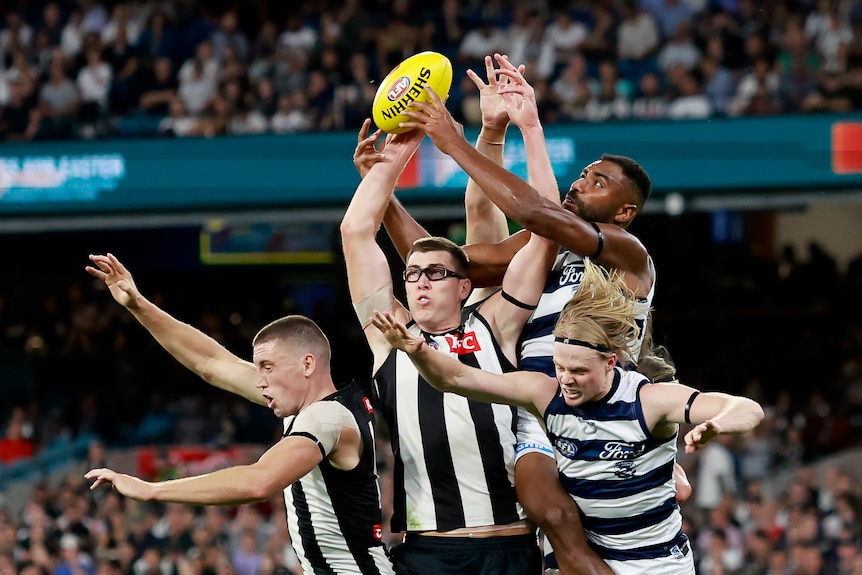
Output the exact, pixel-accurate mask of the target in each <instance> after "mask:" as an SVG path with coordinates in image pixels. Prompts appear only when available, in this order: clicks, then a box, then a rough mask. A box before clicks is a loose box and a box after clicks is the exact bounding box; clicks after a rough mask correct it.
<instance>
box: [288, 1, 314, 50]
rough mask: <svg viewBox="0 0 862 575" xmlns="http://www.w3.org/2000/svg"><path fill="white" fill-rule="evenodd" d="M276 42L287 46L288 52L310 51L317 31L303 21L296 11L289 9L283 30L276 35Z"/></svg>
mask: <svg viewBox="0 0 862 575" xmlns="http://www.w3.org/2000/svg"><path fill="white" fill-rule="evenodd" d="M278 43H279V44H280V45H282V46H284V47H285V48H287V49H288V52H293V51H297V50H303V51H305V52H310V51H311V50H312V49H313V48H314V47H315V45H316V44H317V32H315V31H314V29H313V28H312V27H310V26H308V25H306V24H305V23H303V21H302V16H300V14H299V13H298V12H295V11H291V12H290V14H288V16H287V22H285V27H284V32H282V33H281V35H280V36H279V37H278Z"/></svg>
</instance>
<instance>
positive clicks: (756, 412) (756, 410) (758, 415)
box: [748, 399, 765, 431]
mask: <svg viewBox="0 0 862 575" xmlns="http://www.w3.org/2000/svg"><path fill="white" fill-rule="evenodd" d="M748 401H749V402H750V405H749V406H748V408H749V410H750V417H751V429H754V428H755V427H757V426H758V425H760V422H761V421H763V418H764V417H765V414H764V413H763V407H762V406H761V405H760V404H759V403H757V402H756V401H754V400H753V399H749V400H748ZM749 431H750V430H749Z"/></svg>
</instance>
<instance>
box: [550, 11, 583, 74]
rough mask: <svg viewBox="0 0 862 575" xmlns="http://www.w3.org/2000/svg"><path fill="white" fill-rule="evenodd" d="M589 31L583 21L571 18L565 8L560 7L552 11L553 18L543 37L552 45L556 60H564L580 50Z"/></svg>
mask: <svg viewBox="0 0 862 575" xmlns="http://www.w3.org/2000/svg"><path fill="white" fill-rule="evenodd" d="M589 33H590V31H589V29H588V28H587V26H586V25H585V24H584V23H582V22H580V21H578V20H575V19H574V18H572V15H571V14H570V13H569V11H568V10H567V9H561V10H557V11H556V12H554V19H553V21H552V22H551V23H550V24H548V28H547V30H546V31H545V37H546V38H547V39H548V42H550V43H551V46H553V47H554V51H555V52H556V60H557V62H565V61H567V60H568V59H569V58H571V57H572V56H574V55H575V53H576V52H578V51H580V48H581V45H582V44H583V43H584V41H585V40H586V39H587V36H589Z"/></svg>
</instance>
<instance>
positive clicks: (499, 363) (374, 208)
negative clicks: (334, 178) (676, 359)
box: [341, 103, 558, 575]
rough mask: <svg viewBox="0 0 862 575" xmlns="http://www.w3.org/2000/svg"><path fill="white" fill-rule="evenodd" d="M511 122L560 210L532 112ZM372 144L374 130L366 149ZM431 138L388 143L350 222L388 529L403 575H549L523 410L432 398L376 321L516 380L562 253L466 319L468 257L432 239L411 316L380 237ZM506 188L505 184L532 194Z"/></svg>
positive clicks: (417, 249) (518, 276) (549, 249)
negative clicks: (387, 489) (523, 463)
mask: <svg viewBox="0 0 862 575" xmlns="http://www.w3.org/2000/svg"><path fill="white" fill-rule="evenodd" d="M509 114H510V116H511V117H512V118H511V119H512V122H513V123H514V124H516V125H518V126H519V127H520V128H521V129H522V131H523V132H524V142H525V145H526V149H527V158H528V170H529V178H530V183H531V184H532V185H533V187H535V188H536V189H538V190H539V191H541V192H542V193H544V194H546V195H547V197H548V198H549V199H550V198H556V194H557V191H556V190H557V188H556V181H555V179H554V175H553V171H552V169H551V165H550V161H549V160H548V156H547V152H546V149H545V142H544V138H543V137H541V130H540V126H538V114H537V113H536V110H535V107H534V106H530V105H529V103H528V105H525V106H520V107H517V109H514V111H513V108H510V109H509ZM525 126H528V127H531V128H532V129H527V128H525ZM366 134H367V124H366V125H365V126H364V127H363V130H362V131H361V132H360V135H359V143H360V146H359V147H361V146H362V145H363V142H365V141H367V139H366ZM379 135H380V134H379V133H378V134H376V135H375V136H376V137H379ZM422 137H423V133H422V132H421V131H419V130H416V131H414V132H407V133H404V134H397V135H391V136H388V138H387V140H386V142H385V148H384V150H385V153H384V156H383V159H382V160H381V161H379V162H377V163H376V164H374V165H373V166H372V167H371V168H370V170H369V171H368V173H367V175H365V177H364V178H363V180H362V182H361V183H360V184H359V187H358V188H357V190H356V193H355V194H354V196H353V199H352V201H351V203H350V206H349V207H348V209H347V212H346V213H345V216H344V220H343V222H342V224H341V235H342V240H343V243H344V255H345V260H346V263H347V278H348V284H349V286H350V295H351V299H352V301H353V303H354V307H355V309H356V313H357V316H358V317H359V320H360V322H361V323H362V325H363V329H364V333H365V336H366V339H367V341H368V344H369V346H370V348H371V351H372V354H373V356H374V368H373V373H374V390H373V391H374V399H375V401H376V402H377V408H378V410H379V412H380V413H381V414H382V415H383V417H384V418H385V420H386V423H387V424H388V427H389V430H390V435H391V441H392V450H393V453H394V455H395V470H394V501H393V508H394V514H393V518H392V523H391V525H392V529H393V531H396V532H397V531H403V532H405V539H404V543H403V544H401V545H398V546H396V547H395V548H394V549H393V552H392V559H393V563H394V566H395V570H396V572H397V573H399V574H401V575H404V574H411V573H417V574H418V573H435V574H442V575H447V574H453V575H454V574H458V575H464V574H466V575H485V574H487V575H491V574H494V575H515V574H518V575H520V574H535V573H539V572H540V570H541V557H540V555H539V551H538V547H537V544H536V538H535V535H534V530H533V528H532V526H531V525H529V524H528V522H527V520H526V519H525V515H524V513H523V510H522V509H521V507H520V506H519V505H518V503H517V500H516V494H515V488H514V462H515V452H514V451H515V428H516V425H517V419H516V418H517V415H516V413H517V412H516V410H515V409H513V408H512V407H510V406H507V405H501V404H489V403H482V402H479V401H474V400H469V399H466V398H464V397H461V396H458V395H455V394H451V393H443V392H440V391H438V390H436V389H434V388H433V387H431V386H430V385H429V384H428V383H427V382H426V381H425V380H424V379H423V378H422V377H421V376H420V375H419V372H418V370H417V369H416V367H415V366H414V365H413V362H411V361H410V358H409V357H408V356H407V354H405V353H404V352H402V351H399V350H396V349H393V347H392V346H391V345H390V344H389V342H388V341H387V340H386V338H385V337H384V336H383V334H382V333H381V332H380V331H379V330H377V329H375V328H374V326H373V325H371V320H372V319H373V317H374V311H375V310H379V311H381V312H383V311H388V312H389V313H390V314H392V316H393V317H395V318H398V319H399V321H401V322H403V323H404V324H405V325H406V326H407V329H408V330H409V332H410V333H411V334H412V335H413V336H414V337H420V338H423V339H424V340H425V341H426V342H428V344H429V345H430V346H431V347H432V348H434V349H436V350H437V352H439V353H443V354H446V355H447V356H449V357H452V358H455V359H457V360H459V361H461V362H462V363H464V364H465V365H469V366H472V367H477V368H480V369H483V370H487V371H490V372H492V373H498V374H499V373H503V372H506V371H511V370H512V369H513V368H514V365H515V363H516V360H517V343H518V338H519V336H520V333H521V330H522V328H523V326H524V323H525V322H526V320H527V318H528V317H529V316H530V314H531V312H532V310H533V308H534V307H535V304H536V302H538V301H539V297H540V296H541V294H542V289H543V287H544V278H545V277H546V276H547V274H548V271H549V270H550V267H551V264H552V263H553V260H554V257H555V256H556V253H557V249H558V248H557V246H556V245H554V244H553V243H551V242H550V241H549V240H546V239H544V238H542V237H541V236H539V235H533V236H532V237H531V239H530V241H529V242H528V243H527V245H526V246H525V247H524V248H523V249H521V250H520V251H519V252H518V253H517V255H516V256H515V257H514V259H513V260H512V262H511V264H510V266H509V268H508V271H507V273H506V276H505V278H504V280H503V285H502V290H501V291H498V292H497V293H496V294H494V295H492V296H491V297H489V298H487V299H485V300H484V301H482V302H480V303H478V304H475V305H471V306H466V307H464V302H465V300H466V299H467V298H468V296H469V295H470V292H471V289H472V284H471V282H470V280H469V279H467V276H466V268H467V265H468V261H467V257H466V255H465V254H464V251H463V250H462V249H461V248H460V247H459V246H458V245H457V244H455V243H453V242H451V241H450V240H448V239H446V238H439V237H428V238H422V239H420V240H417V241H416V242H415V243H414V244H413V248H412V249H411V250H410V253H409V254H408V255H407V258H406V268H405V270H404V272H403V274H402V279H403V280H404V282H405V291H406V306H405V305H402V304H401V302H399V301H398V300H397V299H395V297H394V295H393V282H392V276H391V272H390V268H389V262H387V260H386V256H385V254H384V252H383V250H382V249H381V248H380V246H379V245H378V244H377V241H376V234H377V231H378V229H379V227H380V224H381V222H382V220H383V213H384V212H385V210H386V207H387V205H388V203H389V199H390V195H391V194H392V191H393V190H394V188H395V183H396V181H397V179H398V176H399V175H400V174H401V172H402V171H403V169H404V167H405V165H406V164H407V161H408V160H409V159H410V157H411V156H412V155H413V153H414V152H415V151H416V149H417V147H418V146H419V142H420V141H421V139H422ZM359 147H358V148H359ZM507 177H509V178H510V179H511V181H509V182H508V183H507V185H510V186H513V185H516V184H515V182H516V181H517V182H521V184H523V181H522V180H521V179H520V178H518V177H517V176H515V175H512V174H508V173H507Z"/></svg>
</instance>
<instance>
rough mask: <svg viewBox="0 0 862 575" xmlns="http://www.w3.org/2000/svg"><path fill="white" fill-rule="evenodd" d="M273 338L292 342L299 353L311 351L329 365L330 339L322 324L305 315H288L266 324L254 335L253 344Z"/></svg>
mask: <svg viewBox="0 0 862 575" xmlns="http://www.w3.org/2000/svg"><path fill="white" fill-rule="evenodd" d="M273 340H278V341H286V342H290V343H291V344H292V345H294V346H295V347H296V350H295V351H296V352H297V353H311V354H312V355H314V356H316V357H318V358H319V359H320V361H321V362H323V363H324V364H325V365H327V366H328V365H329V361H330V358H331V353H332V352H331V351H330V347H329V339H328V338H327V337H326V334H324V333H323V330H321V329H320V326H318V325H317V324H316V323H315V322H314V321H312V320H311V319H309V318H307V317H305V316H304V315H288V316H285V317H283V318H281V319H277V320H275V321H274V322H272V323H270V324H268V325H266V326H264V327H263V328H261V330H260V331H259V332H257V335H255V336H254V340H252V345H253V346H255V345H258V344H261V343H265V342H268V341H273Z"/></svg>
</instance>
